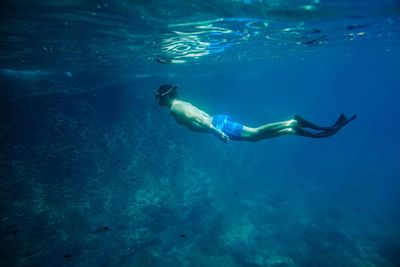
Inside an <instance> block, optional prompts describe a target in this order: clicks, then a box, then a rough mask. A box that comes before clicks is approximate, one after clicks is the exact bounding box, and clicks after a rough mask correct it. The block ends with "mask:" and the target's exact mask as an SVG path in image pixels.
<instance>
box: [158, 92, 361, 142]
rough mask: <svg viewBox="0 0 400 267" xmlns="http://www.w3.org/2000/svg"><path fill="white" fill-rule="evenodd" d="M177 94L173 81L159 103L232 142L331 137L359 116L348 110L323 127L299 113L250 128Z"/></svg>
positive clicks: (179, 118) (200, 128)
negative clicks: (284, 137) (213, 112)
mask: <svg viewBox="0 0 400 267" xmlns="http://www.w3.org/2000/svg"><path fill="white" fill-rule="evenodd" d="M177 97H178V92H177V86H173V85H170V84H165V85H162V86H161V87H160V88H158V92H157V93H156V100H158V104H159V105H160V106H165V107H168V108H169V110H170V113H171V115H172V116H173V117H174V118H175V120H176V121H177V122H178V123H179V124H182V125H183V126H185V127H187V128H189V129H190V130H192V131H195V132H203V133H212V134H214V135H215V136H217V137H218V138H219V139H220V140H221V141H223V142H225V143H228V142H229V140H243V141H252V142H256V141H260V140H262V139H266V138H271V137H276V136H281V135H287V134H290V135H300V136H307V137H312V138H322V137H328V136H331V135H333V134H335V133H337V132H338V131H339V130H340V129H341V128H342V127H343V126H345V125H346V124H347V123H349V122H350V121H352V120H354V119H355V118H356V117H357V115H353V116H352V117H351V118H350V119H347V118H346V117H345V116H344V114H341V115H340V117H339V119H338V120H337V121H336V123H335V124H334V125H333V126H331V127H320V126H317V125H315V124H313V123H311V122H309V121H306V120H304V119H303V118H301V117H300V116H299V115H295V117H294V119H292V120H288V121H282V122H275V123H268V124H265V125H262V126H260V127H257V128H250V127H247V126H244V125H242V124H240V123H237V122H234V121H232V119H231V118H230V117H229V116H228V115H222V114H215V115H213V116H210V115H208V114H207V113H206V112H204V111H202V110H200V109H198V108H196V107H195V106H193V105H192V104H190V103H188V102H185V101H182V100H179V99H177ZM305 128H309V129H312V130H307V129H305Z"/></svg>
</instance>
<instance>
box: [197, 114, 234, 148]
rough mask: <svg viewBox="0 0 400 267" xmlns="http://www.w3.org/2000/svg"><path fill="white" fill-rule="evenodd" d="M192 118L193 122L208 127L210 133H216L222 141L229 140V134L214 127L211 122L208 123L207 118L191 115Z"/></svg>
mask: <svg viewBox="0 0 400 267" xmlns="http://www.w3.org/2000/svg"><path fill="white" fill-rule="evenodd" d="M192 120H193V123H196V124H198V125H201V126H202V127H203V128H205V129H209V131H210V132H211V133H213V134H214V135H216V136H217V137H218V138H219V139H220V140H221V141H223V142H224V143H228V142H229V136H228V135H227V134H225V133H224V132H223V131H221V130H220V129H217V128H215V126H214V125H212V123H210V122H209V120H206V119H204V117H200V116H192Z"/></svg>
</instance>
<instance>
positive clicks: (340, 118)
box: [332, 113, 347, 127]
mask: <svg viewBox="0 0 400 267" xmlns="http://www.w3.org/2000/svg"><path fill="white" fill-rule="evenodd" d="M346 120H347V118H346V116H345V115H344V114H343V113H342V114H340V116H339V118H338V119H337V121H336V122H335V124H334V125H333V126H332V127H340V125H342V124H343V123H344V122H345V121H346Z"/></svg>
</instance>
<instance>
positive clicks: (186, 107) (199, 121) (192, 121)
mask: <svg viewBox="0 0 400 267" xmlns="http://www.w3.org/2000/svg"><path fill="white" fill-rule="evenodd" d="M170 112H171V115H172V116H173V117H174V118H175V120H176V121H177V122H178V123H179V124H181V125H183V126H185V127H187V128H189V129H190V130H192V131H196V132H210V129H209V125H210V124H211V122H212V117H211V116H210V115H208V114H207V113H206V112H204V111H202V110H200V109H198V108H196V107H195V106H193V105H192V104H190V103H189V102H184V101H181V100H177V99H175V100H174V101H173V102H172V105H171V108H170Z"/></svg>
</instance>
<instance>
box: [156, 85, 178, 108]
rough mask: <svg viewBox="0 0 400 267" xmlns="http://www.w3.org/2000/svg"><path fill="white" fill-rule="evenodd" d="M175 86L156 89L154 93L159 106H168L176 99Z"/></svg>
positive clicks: (163, 86)
mask: <svg viewBox="0 0 400 267" xmlns="http://www.w3.org/2000/svg"><path fill="white" fill-rule="evenodd" d="M176 88H178V86H177V85H171V84H164V85H162V86H160V88H158V91H157V93H156V100H158V104H159V105H160V106H169V105H170V103H171V100H173V99H175V98H177V97H178V92H177V90H176Z"/></svg>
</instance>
